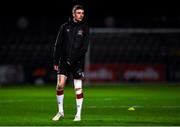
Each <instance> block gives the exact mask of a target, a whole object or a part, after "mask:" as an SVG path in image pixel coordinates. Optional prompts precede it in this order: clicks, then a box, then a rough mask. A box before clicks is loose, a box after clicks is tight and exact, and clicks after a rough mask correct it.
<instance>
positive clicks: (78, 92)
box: [75, 88, 83, 94]
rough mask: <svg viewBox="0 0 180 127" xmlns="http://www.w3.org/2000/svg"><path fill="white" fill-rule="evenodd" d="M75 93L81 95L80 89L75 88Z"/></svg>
mask: <svg viewBox="0 0 180 127" xmlns="http://www.w3.org/2000/svg"><path fill="white" fill-rule="evenodd" d="M75 91H76V94H82V93H83V90H82V88H76V89H75Z"/></svg>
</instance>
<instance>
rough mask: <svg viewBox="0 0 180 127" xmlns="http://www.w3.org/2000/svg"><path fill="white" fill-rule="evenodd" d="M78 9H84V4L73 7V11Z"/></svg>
mask: <svg viewBox="0 0 180 127" xmlns="http://www.w3.org/2000/svg"><path fill="white" fill-rule="evenodd" d="M78 9H81V10H84V7H83V6H82V5H74V7H73V8H72V13H74V12H75V11H76V10H78Z"/></svg>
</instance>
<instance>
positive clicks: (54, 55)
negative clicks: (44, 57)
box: [53, 26, 63, 70]
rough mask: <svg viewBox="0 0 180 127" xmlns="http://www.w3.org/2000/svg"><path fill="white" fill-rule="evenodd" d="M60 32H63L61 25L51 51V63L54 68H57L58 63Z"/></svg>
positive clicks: (59, 56)
mask: <svg viewBox="0 0 180 127" xmlns="http://www.w3.org/2000/svg"><path fill="white" fill-rule="evenodd" d="M62 33H63V26H61V27H60V29H59V32H58V35H57V38H56V41H55V45H54V52H53V64H54V69H55V70H56V69H57V66H58V64H59V59H60V58H61V46H62Z"/></svg>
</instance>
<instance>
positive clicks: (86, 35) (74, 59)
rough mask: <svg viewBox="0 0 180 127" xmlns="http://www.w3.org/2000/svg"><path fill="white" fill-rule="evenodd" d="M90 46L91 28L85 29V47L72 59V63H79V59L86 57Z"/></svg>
mask: <svg viewBox="0 0 180 127" xmlns="http://www.w3.org/2000/svg"><path fill="white" fill-rule="evenodd" d="M88 46H89V27H85V36H84V40H83V46H82V48H81V50H79V51H78V52H77V53H76V54H75V55H74V56H73V57H72V58H71V59H70V62H71V63H73V62H75V61H77V60H78V59H79V58H81V57H82V56H84V55H85V54H86V52H87V50H88Z"/></svg>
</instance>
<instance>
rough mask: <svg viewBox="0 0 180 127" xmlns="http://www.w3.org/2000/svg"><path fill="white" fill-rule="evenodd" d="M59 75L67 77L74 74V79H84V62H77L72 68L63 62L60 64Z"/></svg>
mask: <svg viewBox="0 0 180 127" xmlns="http://www.w3.org/2000/svg"><path fill="white" fill-rule="evenodd" d="M58 74H62V75H65V76H67V77H68V76H69V74H72V76H73V78H74V79H81V78H84V61H83V60H81V61H77V62H75V63H73V64H72V65H70V66H69V65H68V64H67V63H66V61H61V62H60V63H59V70H58Z"/></svg>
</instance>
